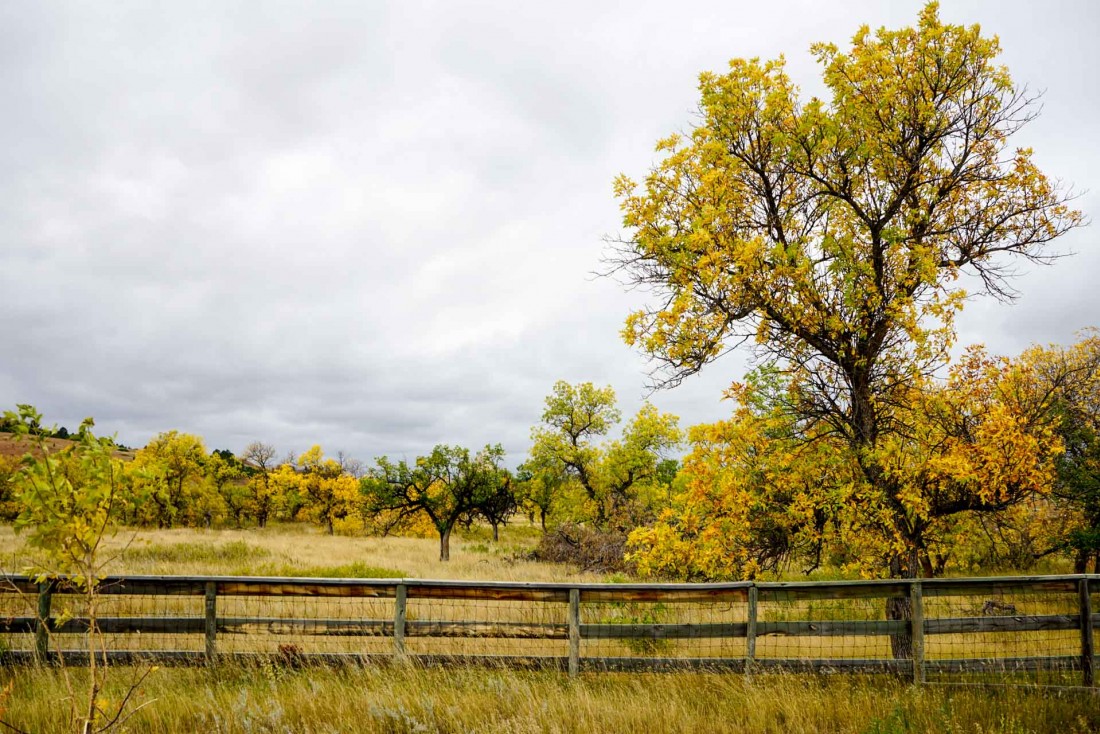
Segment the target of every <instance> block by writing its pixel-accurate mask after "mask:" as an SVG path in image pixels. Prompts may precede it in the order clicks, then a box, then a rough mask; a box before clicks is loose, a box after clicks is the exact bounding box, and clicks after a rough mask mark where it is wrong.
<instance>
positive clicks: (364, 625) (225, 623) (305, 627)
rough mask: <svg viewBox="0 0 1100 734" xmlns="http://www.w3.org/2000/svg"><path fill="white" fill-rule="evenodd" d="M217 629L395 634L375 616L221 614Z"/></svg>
mask: <svg viewBox="0 0 1100 734" xmlns="http://www.w3.org/2000/svg"><path fill="white" fill-rule="evenodd" d="M218 632H219V633H221V634H228V635H259V634H264V635H294V636H320V637H390V636H391V635H393V622H392V621H389V620H374V619H290V618H284V617H265V618H256V617H222V618H220V619H218Z"/></svg>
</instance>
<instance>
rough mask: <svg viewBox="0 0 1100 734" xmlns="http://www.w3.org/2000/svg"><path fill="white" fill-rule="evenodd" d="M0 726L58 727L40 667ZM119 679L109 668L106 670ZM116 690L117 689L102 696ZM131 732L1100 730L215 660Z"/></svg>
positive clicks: (929, 699) (50, 688)
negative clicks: (218, 664)
mask: <svg viewBox="0 0 1100 734" xmlns="http://www.w3.org/2000/svg"><path fill="white" fill-rule="evenodd" d="M13 675H14V684H15V688H14V700H15V701H17V702H18V707H17V708H16V709H13V710H12V712H11V715H10V717H9V721H10V723H12V724H13V725H15V726H17V727H20V728H22V729H25V730H29V731H36V732H43V734H49V733H51V732H60V731H62V730H63V729H62V728H60V724H59V723H58V722H56V721H55V720H54V717H55V712H56V706H57V701H58V699H59V698H60V697H62V696H63V695H64V692H63V689H62V686H61V684H60V680H59V676H58V675H57V673H56V672H54V671H43V670H17V671H14V673H13ZM125 677H126V676H116V677H115V679H116V680H120V679H124V678H125ZM116 693H117V692H116ZM141 696H142V697H143V700H151V699H156V700H155V702H154V703H153V704H152V705H150V706H148V707H146V708H144V709H142V710H141V711H140V712H139V713H138V714H137V715H136V716H135V717H134V718H133V719H132V720H131V728H132V731H135V732H184V731H210V732H219V733H222V732H224V733H225V734H236V733H237V732H241V733H242V734H243V733H244V732H283V731H290V732H318V733H319V732H497V733H499V732H505V733H507V732H514V733H520V732H605V731H616V732H618V731H622V732H725V731H730V732H733V731H736V732H777V733H778V732H792V733H795V734H798V733H802V732H805V733H807V734H809V733H811V732H853V733H867V734H871V733H874V734H888V733H893V732H928V733H932V732H935V733H937V734H938V733H940V732H959V733H962V732H974V734H978V733H983V734H989V733H992V732H1012V733H1015V732H1046V731H1050V732H1063V733H1064V734H1077V733H1080V734H1084V733H1085V732H1094V731H1097V730H1098V729H1100V706H1098V705H1097V704H1098V699H1097V698H1096V697H1095V696H1092V695H1090V694H1086V693H1081V692H1060V693H1059V692H1053V693H1052V692H1039V691H1036V690H1033V689H1002V690H993V691H988V690H979V689H948V688H936V687H925V688H920V689H916V688H911V687H908V686H905V685H904V684H901V683H898V682H896V681H893V680H890V679H883V678H879V679H874V678H850V677H843V678H817V677H807V676H795V675H780V676H758V677H756V678H754V679H752V680H751V681H746V680H745V679H743V678H741V677H737V676H725V675H718V674H705V673H679V674H653V675H628V674H598V675H597V674H585V675H583V676H581V677H580V678H579V679H577V680H569V679H568V678H566V677H565V676H563V675H562V674H559V673H546V672H542V673H536V672H518V671H499V670H481V669H478V670H466V669H457V670H424V669H417V668H400V667H388V666H387V667H383V668H377V669H349V670H328V669H305V670H289V669H286V668H274V667H269V668H264V667H258V668H221V669H218V670H214V671H207V670H199V669H169V670H162V671H158V673H157V674H156V675H155V676H153V677H151V678H150V679H149V682H148V683H147V684H146V685H145V686H143V690H142V691H141Z"/></svg>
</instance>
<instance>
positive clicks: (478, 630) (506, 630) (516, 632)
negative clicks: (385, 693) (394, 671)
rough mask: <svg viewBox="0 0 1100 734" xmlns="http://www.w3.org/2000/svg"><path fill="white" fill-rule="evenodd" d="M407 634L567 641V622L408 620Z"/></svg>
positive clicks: (409, 635)
mask: <svg viewBox="0 0 1100 734" xmlns="http://www.w3.org/2000/svg"><path fill="white" fill-rule="evenodd" d="M405 635H406V636H407V637H473V638H488V637H492V638H501V639H515V640H565V639H568V638H569V626H568V625H566V624H550V623H547V624H539V623H527V622H406V623H405Z"/></svg>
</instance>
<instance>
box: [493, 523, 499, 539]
mask: <svg viewBox="0 0 1100 734" xmlns="http://www.w3.org/2000/svg"><path fill="white" fill-rule="evenodd" d="M499 540H500V525H499V524H497V523H493V542H494V543H496V542H498V541H499Z"/></svg>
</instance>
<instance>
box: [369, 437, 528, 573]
mask: <svg viewBox="0 0 1100 734" xmlns="http://www.w3.org/2000/svg"><path fill="white" fill-rule="evenodd" d="M503 460H504V449H502V448H501V447H500V446H499V445H496V446H486V447H485V448H483V449H482V450H481V451H479V452H477V453H476V454H474V455H471V454H470V451H469V449H465V448H461V447H458V446H444V445H439V446H436V447H435V448H434V449H432V452H431V454H429V455H428V456H419V457H417V459H416V461H415V463H414V464H413V465H411V466H410V465H409V464H408V463H407V462H405V461H400V462H398V463H393V462H391V461H390V460H389V459H387V458H386V457H384V456H383V457H382V458H380V459H378V460H377V465H376V466H375V467H374V468H372V469H371V470H369V471H368V472H367V474H366V476H364V477H363V478H362V480H360V489H361V491H362V493H363V497H364V503H365V505H366V508H367V512H368V513H380V512H388V513H391V517H392V521H391V526H392V525H396V524H397V523H400V522H401V521H403V520H405V519H407V518H409V517H410V516H412V515H416V514H418V513H423V514H425V515H427V516H428V518H429V519H431V521H432V524H433V525H434V526H435V529H436V531H437V532H438V533H439V560H441V561H448V560H450V558H451V531H452V530H454V527H455V525H456V524H457V523H458V522H460V521H461V520H463V519H464V518H466V517H469V516H470V515H472V514H474V513H476V512H477V510H478V508H479V507H480V506H481V505H482V504H483V503H485V502H486V501H487V500H488V499H490V498H492V497H493V496H494V495H496V494H497V493H498V492H499V491H500V490H501V488H502V487H503V486H504V485H506V484H507V482H508V473H507V471H505V470H504V469H503V468H502V467H501V462H502V461H503Z"/></svg>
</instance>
